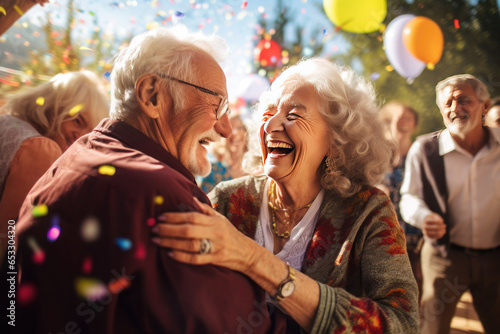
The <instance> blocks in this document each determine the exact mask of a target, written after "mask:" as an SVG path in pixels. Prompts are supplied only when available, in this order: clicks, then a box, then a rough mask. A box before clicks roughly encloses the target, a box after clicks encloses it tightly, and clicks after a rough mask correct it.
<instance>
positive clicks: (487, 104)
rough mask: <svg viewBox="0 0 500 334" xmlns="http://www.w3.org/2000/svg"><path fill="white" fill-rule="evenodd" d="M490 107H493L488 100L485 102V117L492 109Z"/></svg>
mask: <svg viewBox="0 0 500 334" xmlns="http://www.w3.org/2000/svg"><path fill="white" fill-rule="evenodd" d="M490 107H491V100H490V99H488V100H486V102H484V111H483V115H485V114H486V113H487V112H488V110H489V109H490Z"/></svg>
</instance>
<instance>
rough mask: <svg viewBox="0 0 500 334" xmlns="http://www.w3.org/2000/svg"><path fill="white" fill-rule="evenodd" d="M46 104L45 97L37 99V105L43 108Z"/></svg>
mask: <svg viewBox="0 0 500 334" xmlns="http://www.w3.org/2000/svg"><path fill="white" fill-rule="evenodd" d="M44 103H45V98H44V97H43V96H40V97H37V99H36V104H38V105H39V106H43V104H44Z"/></svg>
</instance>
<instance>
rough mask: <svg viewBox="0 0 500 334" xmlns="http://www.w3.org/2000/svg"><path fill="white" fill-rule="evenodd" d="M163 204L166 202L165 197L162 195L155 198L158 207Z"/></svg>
mask: <svg viewBox="0 0 500 334" xmlns="http://www.w3.org/2000/svg"><path fill="white" fill-rule="evenodd" d="M163 202H164V200H163V196H160V195H158V196H155V204H156V205H162V204H163Z"/></svg>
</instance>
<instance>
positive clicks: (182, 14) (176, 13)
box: [175, 11, 184, 17]
mask: <svg viewBox="0 0 500 334" xmlns="http://www.w3.org/2000/svg"><path fill="white" fill-rule="evenodd" d="M175 16H177V17H184V13H182V12H179V11H176V12H175Z"/></svg>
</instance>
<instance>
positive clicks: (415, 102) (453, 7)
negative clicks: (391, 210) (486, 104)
mask: <svg viewBox="0 0 500 334" xmlns="http://www.w3.org/2000/svg"><path fill="white" fill-rule="evenodd" d="M474 3H475V2H474ZM403 14H413V15H415V16H426V17H428V18H430V19H432V20H434V21H435V22H436V23H437V24H438V25H439V26H440V28H441V30H442V31H443V34H444V41H445V43H444V51H443V56H442V58H441V60H440V61H439V63H437V64H436V66H435V69H434V70H432V71H431V70H428V69H425V70H424V72H422V74H421V75H420V76H419V77H417V78H416V79H415V80H414V81H413V82H412V83H408V82H407V81H406V79H405V78H403V77H401V76H400V75H399V74H398V73H397V72H396V71H391V72H389V71H387V70H386V67H387V66H388V65H390V64H389V61H388V60H387V57H386V55H385V52H384V50H383V35H382V33H381V32H377V33H371V34H353V33H348V32H344V31H342V32H340V33H342V34H343V36H344V38H345V39H346V40H347V41H349V42H350V43H351V48H350V50H349V51H348V52H347V53H345V54H343V55H341V56H339V57H337V58H335V59H334V61H338V62H341V63H345V64H347V65H350V66H352V67H353V68H355V69H358V68H359V67H360V66H356V64H359V63H361V65H362V66H361V67H362V69H361V72H362V74H363V75H364V76H365V77H367V78H368V77H370V76H372V75H373V74H378V75H380V77H379V78H378V79H376V80H375V81H374V85H375V87H376V90H377V95H378V97H379V99H380V103H381V104H382V103H385V102H388V101H390V100H393V99H396V100H400V101H403V102H406V103H408V104H410V105H411V106H413V107H414V108H415V109H416V110H418V111H419V113H420V116H421V123H420V127H419V130H418V133H419V134H421V133H427V132H430V131H434V130H437V129H440V128H442V127H443V125H442V118H441V115H440V113H439V109H438V107H437V106H436V103H435V86H436V84H437V83H438V82H439V81H441V80H442V79H444V78H446V77H448V76H451V75H455V74H461V73H469V74H472V75H475V76H476V77H478V78H480V79H481V80H482V81H483V82H484V83H485V84H486V85H487V86H488V88H489V90H490V93H491V94H492V96H498V95H500V62H499V61H498V56H499V55H500V14H499V10H498V5H497V3H496V0H478V1H477V3H476V4H471V2H469V1H468V0H439V1H435V0H420V1H412V2H409V1H406V0H388V13H387V17H386V19H385V21H384V24H385V25H387V24H389V23H390V22H391V21H392V20H393V19H394V18H396V17H397V16H399V15H403ZM455 20H458V23H459V28H458V29H457V28H456V27H455Z"/></svg>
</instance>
